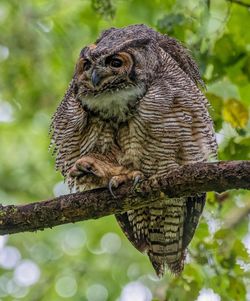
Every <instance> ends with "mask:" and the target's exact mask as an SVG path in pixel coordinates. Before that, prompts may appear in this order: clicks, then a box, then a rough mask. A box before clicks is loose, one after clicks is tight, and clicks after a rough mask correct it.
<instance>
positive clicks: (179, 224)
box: [147, 198, 186, 277]
mask: <svg viewBox="0 0 250 301" xmlns="http://www.w3.org/2000/svg"><path fill="white" fill-rule="evenodd" d="M185 215H186V199H185V198H178V199H177V198H176V199H164V200H162V201H161V202H159V203H157V205H154V207H150V209H149V216H150V222H149V225H148V237H147V240H148V242H147V244H148V248H147V253H148V256H149V259H150V261H151V263H152V265H153V267H154V269H155V271H156V274H157V275H158V276H159V277H162V276H163V274H164V272H165V269H166V266H167V267H168V268H169V270H170V271H171V272H172V273H173V274H175V275H178V274H180V273H181V271H182V270H183V267H184V260H185V247H184V248H183V233H184V221H185Z"/></svg>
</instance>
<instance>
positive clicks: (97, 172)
mask: <svg viewBox="0 0 250 301" xmlns="http://www.w3.org/2000/svg"><path fill="white" fill-rule="evenodd" d="M117 169H118V170H117ZM120 169H121V168H120V167H119V166H114V165H113V164H112V163H110V162H106V161H104V160H100V159H97V158H95V157H92V156H83V157H82V158H80V159H79V160H77V161H76V163H75V164H74V166H73V167H72V168H71V170H70V172H69V175H70V177H72V178H75V179H76V182H77V184H78V185H82V184H84V183H86V182H93V183H96V184H97V183H98V184H99V185H98V186H100V185H101V186H106V185H107V184H108V182H109V179H110V178H111V177H112V175H113V173H114V172H117V171H120Z"/></svg>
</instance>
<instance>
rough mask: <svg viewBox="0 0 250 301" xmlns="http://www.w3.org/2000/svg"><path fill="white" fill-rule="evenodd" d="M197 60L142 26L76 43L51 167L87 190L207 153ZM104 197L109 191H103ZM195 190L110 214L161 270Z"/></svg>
mask: <svg viewBox="0 0 250 301" xmlns="http://www.w3.org/2000/svg"><path fill="white" fill-rule="evenodd" d="M200 85H203V82H202V80H201V77H200V74H199V71H198V68H197V65H196V64H195V62H194V61H193V59H192V58H191V57H190V55H189V54H188V52H187V50H186V49H185V48H184V47H183V46H182V45H181V44H180V43H179V42H177V41H176V40H175V39H173V38H171V37H169V36H167V35H162V34H160V33H158V32H156V31H154V30H153V29H151V28H148V27H147V26H145V25H131V26H128V27H125V28H120V29H119V28H110V29H108V30H106V31H104V32H103V33H102V34H101V36H100V38H98V39H97V41H96V42H95V43H94V44H91V45H90V46H86V47H84V48H83V49H82V51H81V53H80V57H79V59H78V61H77V64H76V68H75V73H74V76H73V79H72V81H71V83H70V85H69V88H68V90H67V92H66V94H65V96H64V98H63V100H62V102H61V104H60V106H59V107H58V109H57V111H56V113H55V114H54V117H53V121H52V125H51V130H52V144H54V146H55V152H56V167H57V169H59V170H60V171H61V172H62V174H63V175H64V177H65V178H66V180H67V181H68V183H69V185H70V187H73V186H74V185H75V186H76V187H78V188H80V189H81V188H82V189H87V188H88V189H89V188H93V187H100V186H106V185H109V186H111V187H116V186H118V185H120V184H121V183H123V182H126V181H129V180H133V181H137V180H138V179H142V178H148V179H149V181H150V179H152V180H153V179H155V178H157V177H158V176H164V175H167V174H168V173H169V172H170V171H172V170H173V169H175V168H176V167H179V166H181V165H185V164H190V163H196V162H203V161H207V159H208V158H209V157H210V156H213V155H216V149H217V146H216V142H215V136H214V131H213V125H212V121H211V118H210V117H209V113H208V102H207V100H206V98H205V97H204V95H203V94H202V93H201V91H200V89H199V86H200ZM110 197H112V196H110ZM204 203H205V194H201V195H196V196H190V197H185V198H184V197H182V198H171V199H170V198H165V199H161V200H159V202H158V203H154V205H152V206H148V207H145V208H142V209H137V210H130V211H128V212H126V213H123V214H118V215H116V218H117V220H118V222H119V224H120V226H121V228H122V230H123V231H124V232H125V234H126V236H127V237H128V239H129V240H130V241H131V243H132V244H133V245H134V246H135V247H136V248H137V249H138V250H139V251H141V252H146V253H147V255H148V256H149V259H150V261H151V263H152V265H153V267H154V269H155V271H156V273H157V275H159V276H161V275H163V274H164V271H165V268H166V267H168V268H169V269H170V271H171V272H173V273H174V274H179V273H180V272H181V271H182V269H183V264H184V263H183V262H184V257H185V250H186V248H187V246H188V244H189V243H190V241H191V239H192V237H193V235H194V232H195V229H196V227H197V224H198V220H199V217H200V215H201V213H202V210H203V207H204Z"/></svg>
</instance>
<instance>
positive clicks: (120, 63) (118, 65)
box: [110, 58, 123, 68]
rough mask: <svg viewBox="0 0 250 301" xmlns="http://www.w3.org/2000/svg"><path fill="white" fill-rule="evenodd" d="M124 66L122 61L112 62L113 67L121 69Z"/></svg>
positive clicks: (114, 60)
mask: <svg viewBox="0 0 250 301" xmlns="http://www.w3.org/2000/svg"><path fill="white" fill-rule="evenodd" d="M122 65H123V61H122V60H120V59H117V58H115V59H112V60H111V61H110V66H111V67H114V68H120V67H121V66H122Z"/></svg>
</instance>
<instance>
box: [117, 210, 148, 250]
mask: <svg viewBox="0 0 250 301" xmlns="http://www.w3.org/2000/svg"><path fill="white" fill-rule="evenodd" d="M138 216H139V217H140V221H135V220H133V219H136V217H138ZM148 216H149V213H148V210H147V207H145V208H141V209H136V210H130V211H128V212H125V213H122V214H116V215H115V217H116V219H117V222H118V224H119V225H120V227H121V229H122V231H123V232H124V233H125V235H126V236H127V238H128V240H129V241H130V242H131V243H132V245H133V246H134V247H135V248H136V249H137V250H138V251H140V252H144V251H145V249H146V247H147V237H146V235H145V233H142V231H140V229H145V225H144V222H146V221H145V220H144V219H147V218H148ZM134 227H137V229H134ZM139 228H140V229H139ZM136 236H137V237H136Z"/></svg>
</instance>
